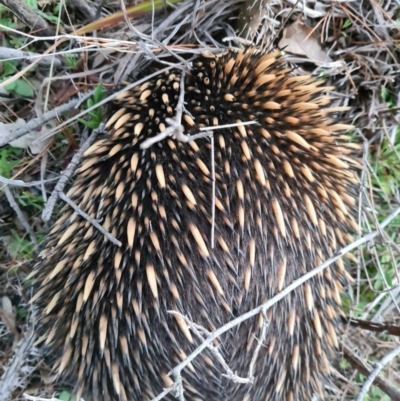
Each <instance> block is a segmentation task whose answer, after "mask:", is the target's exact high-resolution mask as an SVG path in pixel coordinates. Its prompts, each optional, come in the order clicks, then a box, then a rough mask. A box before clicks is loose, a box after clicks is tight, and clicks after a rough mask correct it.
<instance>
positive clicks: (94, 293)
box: [33, 48, 358, 401]
mask: <svg viewBox="0 0 400 401" xmlns="http://www.w3.org/2000/svg"><path fill="white" fill-rule="evenodd" d="M181 74H182V73H181V71H180V70H178V69H176V70H174V69H171V70H169V71H168V72H167V73H164V74H163V75H160V76H158V77H156V78H154V79H151V80H149V81H148V82H146V83H145V84H143V85H141V86H138V87H136V88H134V89H132V90H130V91H127V92H125V93H124V94H122V95H119V96H118V97H117V99H116V100H115V101H113V102H112V104H111V105H110V106H109V109H108V111H107V113H108V117H107V118H108V120H107V123H106V130H105V132H104V133H103V134H102V135H101V137H100V138H99V139H98V140H97V142H96V143H95V144H94V145H93V146H91V147H90V148H89V149H88V150H87V151H86V152H85V154H84V160H83V162H82V164H81V166H80V168H79V169H78V170H77V172H76V174H75V177H74V181H73V185H72V187H71V188H70V190H69V192H68V194H67V195H68V196H69V197H70V198H71V199H72V200H73V201H74V202H75V203H76V204H77V205H78V206H79V207H80V208H81V209H82V210H83V211H84V212H86V213H87V214H89V215H90V216H91V217H92V218H93V219H97V220H98V221H99V222H100V224H101V225H102V226H103V227H104V228H105V229H106V230H107V231H109V232H110V233H111V234H112V235H113V236H114V237H115V238H116V239H118V240H119V241H121V242H122V246H121V247H118V246H117V245H114V244H113V243H111V242H110V241H109V240H108V239H107V238H106V237H105V236H104V234H102V233H101V232H100V231H98V230H97V229H96V228H94V227H93V226H92V225H91V224H90V223H89V222H88V221H87V220H85V219H84V218H82V217H80V216H79V215H77V214H76V213H75V212H74V211H73V210H72V209H71V208H70V207H69V206H65V207H64V208H63V210H62V212H61V214H60V216H59V218H58V220H57V222H56V223H55V225H54V226H53V228H52V229H51V231H50V233H49V235H48V237H47V239H46V240H45V246H44V249H43V251H42V253H41V257H40V258H38V260H37V263H36V265H35V268H34V273H33V274H34V277H35V283H36V284H35V285H36V286H37V292H36V294H35V296H34V299H33V303H34V304H35V305H36V307H37V309H38V312H39V319H40V320H39V322H38V323H37V327H38V330H39V334H40V335H41V338H40V340H39V342H40V341H42V342H44V346H45V349H46V350H47V351H48V353H49V354H50V355H52V356H53V357H54V364H53V368H54V372H55V375H56V376H57V379H58V380H64V381H65V380H70V382H72V383H73V384H74V389H75V391H76V393H77V394H78V396H80V395H81V394H82V395H83V396H84V398H85V400H86V401H90V400H109V401H116V400H129V401H136V400H144V401H146V400H151V399H152V398H153V397H155V396H157V395H158V394H159V393H161V392H162V390H163V388H165V387H167V386H170V385H171V384H172V378H171V377H170V376H168V373H169V372H170V371H171V369H172V368H174V367H175V366H176V365H177V364H178V363H179V362H180V361H182V360H183V359H184V358H185V357H186V356H187V355H189V354H190V353H191V352H192V351H193V350H194V349H195V348H196V347H197V346H198V345H199V344H200V343H201V339H200V338H199V337H198V336H197V335H196V334H195V333H194V332H193V331H192V330H190V328H189V327H188V325H187V324H186V323H185V321H184V320H182V319H181V318H179V317H177V316H176V315H171V314H170V313H168V311H177V312H180V313H181V314H182V315H185V316H187V317H188V318H189V319H191V320H192V321H193V322H195V323H196V324H199V325H201V326H203V327H204V328H205V329H207V330H209V331H212V330H215V329H216V328H218V327H220V326H222V325H224V324H226V323H227V322H229V321H230V320H232V319H233V318H234V317H237V316H239V315H241V314H243V313H244V312H247V311H249V310H251V309H252V308H255V307H256V306H258V305H260V304H262V303H263V302H265V301H266V300H268V299H270V298H271V297H273V296H274V295H276V294H277V293H279V292H280V291H281V290H282V289H284V288H285V287H286V286H287V285H289V284H290V283H292V282H293V280H296V279H297V278H299V277H300V276H301V275H303V274H304V273H306V272H308V271H310V270H311V269H312V268H314V267H315V266H317V265H319V264H320V263H322V261H324V260H326V259H327V258H329V257H331V256H332V255H334V253H335V252H336V251H337V250H338V249H340V248H341V247H342V246H344V245H345V244H347V243H348V242H349V241H351V238H352V237H351V233H352V232H354V230H355V229H356V228H357V224H356V223H355V221H354V218H353V214H354V209H355V206H356V194H357V182H358V181H357V178H356V171H357V168H358V161H357V157H358V156H357V154H358V145H356V144H352V143H350V141H349V137H348V135H347V134H346V131H348V129H349V126H347V125H344V124H341V123H340V122H339V121H337V117H336V116H337V113H338V112H340V111H341V110H342V109H341V108H338V107H330V106H331V103H332V99H331V98H329V97H328V96H327V95H326V92H327V91H329V90H330V89H331V88H328V87H323V86H321V85H322V82H321V81H319V80H318V79H316V78H314V77H312V76H296V75H295V74H294V73H293V71H292V70H291V69H290V68H288V67H287V66H286V64H285V61H284V58H282V57H281V54H280V52H279V51H273V52H270V53H267V52H264V51H261V50H258V49H255V48H250V49H247V50H245V51H237V50H229V51H227V52H225V53H224V54H222V55H218V56H210V55H207V56H206V55H201V56H199V57H198V59H197V60H196V61H195V62H194V63H193V66H192V69H191V71H190V72H188V73H186V74H185V79H184V80H185V88H184V90H185V110H184V113H183V117H182V125H183V127H184V130H185V131H184V134H185V135H194V134H197V133H198V132H199V129H200V128H202V127H213V126H217V125H225V124H237V123H240V122H249V121H250V122H251V121H257V124H251V125H245V126H243V125H242V126H237V127H233V128H223V129H215V130H214V152H212V148H211V140H210V138H207V137H206V138H201V139H197V140H195V141H191V142H189V143H185V142H182V141H179V140H176V139H174V138H166V139H163V140H160V141H158V142H156V143H154V144H153V145H151V146H150V147H149V148H148V149H141V147H140V145H141V144H143V142H144V141H145V140H146V139H148V138H151V137H154V136H155V135H157V134H159V132H161V131H163V130H164V129H165V128H166V126H167V124H166V123H165V119H166V118H168V117H169V118H174V116H175V113H176V110H175V107H176V106H177V102H178V98H179V94H180V91H181V89H180V82H181ZM212 154H213V156H214V159H212ZM213 173H214V174H215V185H214V187H213V182H212V178H213ZM213 188H214V191H215V196H214V198H213ZM213 199H214V202H213ZM213 204H215V216H214V217H213V207H212V205H213ZM212 229H213V230H214V232H215V245H214V247H212V244H211V238H212V235H211V232H212ZM349 277H350V276H349V274H348V273H347V272H346V270H345V267H344V263H343V261H342V260H339V261H338V262H337V263H335V264H332V265H331V266H330V267H328V268H327V269H326V270H325V271H324V272H323V273H320V274H319V275H317V276H315V277H314V278H313V279H311V280H309V281H308V282H307V283H306V284H304V285H302V286H301V287H299V288H297V289H296V290H295V291H293V292H291V293H290V294H289V295H288V296H286V297H285V298H284V299H283V300H282V301H280V302H279V303H278V304H276V305H275V306H274V307H272V308H270V309H269V310H268V311H267V318H268V326H267V334H266V338H265V340H264V342H263V346H262V347H261V350H260V352H259V355H258V359H257V361H256V364H255V369H254V376H255V380H254V382H253V383H252V384H239V383H234V382H233V381H231V380H229V379H228V378H227V377H226V376H224V374H225V373H226V372H225V370H224V369H223V367H222V366H221V364H220V363H219V361H218V359H217V358H216V357H215V355H214V354H213V353H212V352H211V351H210V350H206V351H204V352H203V353H202V354H201V355H199V356H198V357H197V358H196V359H195V360H194V361H193V362H192V363H191V364H190V365H189V366H188V367H187V368H186V369H185V370H184V371H183V374H182V379H183V386H184V390H185V392H184V395H185V399H186V400H189V401H200V400H204V401H217V400H229V401H243V400H245V401H250V400H253V401H259V400H269V401H283V400H287V401H289V400H292V401H310V400H311V399H312V397H313V396H314V395H317V396H319V397H320V398H323V397H324V390H323V384H324V381H325V380H329V378H330V374H331V365H330V362H331V360H332V357H333V355H334V352H335V350H336V349H337V346H338V340H337V326H338V316H339V315H340V314H342V313H343V312H342V309H341V303H340V293H341V291H342V289H343V286H344V285H345V284H346V283H347V282H348V280H349ZM262 324H263V318H262V316H261V315H260V316H258V317H257V318H252V319H249V320H248V321H246V322H244V323H242V324H241V325H240V326H239V327H236V328H234V329H232V330H230V331H229V332H227V333H226V334H224V335H223V336H222V337H221V338H220V339H219V341H218V344H217V346H218V350H219V352H220V353H221V355H223V357H224V358H225V360H226V362H227V364H228V365H229V367H230V368H231V369H232V371H233V372H235V373H236V374H237V375H239V376H241V377H247V374H248V370H249V364H250V361H251V358H252V355H253V354H254V350H255V348H256V346H257V341H258V340H257V339H258V338H259V337H260V334H261V328H262ZM164 399H165V400H173V399H175V398H174V396H173V394H169V395H167V396H166V397H165V398H164Z"/></svg>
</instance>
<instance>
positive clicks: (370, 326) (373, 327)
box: [342, 317, 400, 337]
mask: <svg viewBox="0 0 400 401" xmlns="http://www.w3.org/2000/svg"><path fill="white" fill-rule="evenodd" d="M342 321H343V323H344V324H349V325H351V326H353V327H359V328H360V329H363V330H368V331H373V332H376V333H387V334H390V335H392V336H397V337H400V326H395V325H393V324H383V323H377V322H370V321H367V320H361V319H354V318H350V317H344V318H342Z"/></svg>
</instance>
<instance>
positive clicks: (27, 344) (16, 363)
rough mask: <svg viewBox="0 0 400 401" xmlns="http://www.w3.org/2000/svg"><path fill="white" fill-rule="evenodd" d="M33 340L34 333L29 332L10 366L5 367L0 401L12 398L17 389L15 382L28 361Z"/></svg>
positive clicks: (22, 340) (0, 386)
mask: <svg viewBox="0 0 400 401" xmlns="http://www.w3.org/2000/svg"><path fill="white" fill-rule="evenodd" d="M33 340H34V335H33V333H32V332H31V333H27V334H26V335H25V336H24V337H23V338H22V339H21V341H20V343H19V346H18V348H17V350H16V352H15V354H14V357H13V360H12V362H11V364H10V366H8V367H6V368H5V367H3V369H4V370H5V374H4V376H3V378H2V380H1V382H0V401H8V400H11V393H12V392H13V391H14V390H15V385H14V384H13V383H17V382H18V378H19V377H20V375H21V373H22V372H21V370H22V368H23V364H24V363H25V362H26V354H27V353H28V352H29V350H30V349H31V348H32V344H33Z"/></svg>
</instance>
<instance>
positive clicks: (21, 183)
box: [0, 176, 57, 188]
mask: <svg viewBox="0 0 400 401" xmlns="http://www.w3.org/2000/svg"><path fill="white" fill-rule="evenodd" d="M56 179H57V178H50V179H48V180H43V181H31V182H25V181H22V180H10V179H9V178H5V177H1V176H0V182H1V183H3V184H7V185H13V186H14V187H24V188H31V187H40V186H41V185H43V184H48V183H50V182H53V181H55V180H56Z"/></svg>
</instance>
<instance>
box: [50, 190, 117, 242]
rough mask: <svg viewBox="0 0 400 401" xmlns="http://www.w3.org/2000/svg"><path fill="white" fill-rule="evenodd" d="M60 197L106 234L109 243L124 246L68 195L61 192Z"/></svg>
mask: <svg viewBox="0 0 400 401" xmlns="http://www.w3.org/2000/svg"><path fill="white" fill-rule="evenodd" d="M58 196H59V197H60V199H62V200H63V201H64V202H65V203H68V205H70V206H71V207H72V209H74V210H75V212H76V213H77V214H79V216H82V217H83V218H84V219H85V220H87V221H88V222H89V223H90V224H92V225H93V226H94V227H96V228H97V229H98V230H99V231H100V232H101V233H102V234H104V235H105V236H106V237H107V238H108V240H109V241H111V242H112V243H113V244H115V245H117V246H122V243H121V242H120V241H118V240H117V239H116V238H115V237H113V236H112V234H110V233H109V232H108V231H107V230H105V229H104V227H103V226H101V225H100V224H99V223H98V222H97V220H95V219H93V218H92V217H90V216H89V215H88V214H87V213H85V212H84V211H83V210H82V209H80V208H79V206H78V205H77V204H76V203H74V202H73V201H72V200H71V199H70V198H68V196H67V195H65V194H64V192H60V193H59V194H58Z"/></svg>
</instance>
